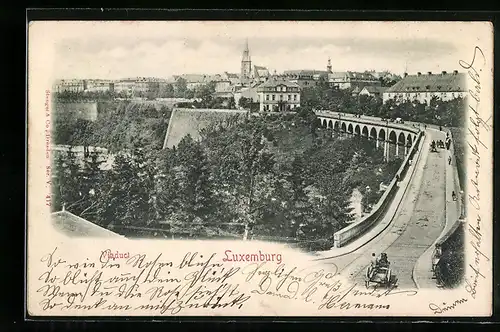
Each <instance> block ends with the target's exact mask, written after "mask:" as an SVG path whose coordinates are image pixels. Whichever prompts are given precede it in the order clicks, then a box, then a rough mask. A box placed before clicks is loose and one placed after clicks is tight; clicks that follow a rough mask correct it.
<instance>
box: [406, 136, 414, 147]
mask: <svg viewBox="0 0 500 332" xmlns="http://www.w3.org/2000/svg"><path fill="white" fill-rule="evenodd" d="M412 144H413V136H412V134H408V137H407V138H406V145H407V146H409V147H410V146H412Z"/></svg>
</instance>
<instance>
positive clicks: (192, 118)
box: [163, 108, 248, 149]
mask: <svg viewBox="0 0 500 332" xmlns="http://www.w3.org/2000/svg"><path fill="white" fill-rule="evenodd" d="M247 115H248V111H241V110H231V109H187V108H177V109H174V111H173V112H172V116H171V118H170V121H169V124H168V129H167V134H166V136H165V142H164V144H163V148H164V149H165V148H172V147H173V146H176V145H177V144H179V142H180V141H181V140H182V138H183V137H184V136H186V135H187V134H190V135H191V137H192V138H193V139H195V140H197V139H199V138H200V130H202V129H203V128H207V127H208V126H210V125H217V124H219V123H220V124H222V123H225V122H226V123H227V122H231V121H241V120H242V119H245V118H246V117H247Z"/></svg>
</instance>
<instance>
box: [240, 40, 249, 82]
mask: <svg viewBox="0 0 500 332" xmlns="http://www.w3.org/2000/svg"><path fill="white" fill-rule="evenodd" d="M251 71H252V60H251V58H250V50H249V48H248V38H246V39H245V48H244V50H243V55H242V57H241V78H242V79H247V78H250V77H251Z"/></svg>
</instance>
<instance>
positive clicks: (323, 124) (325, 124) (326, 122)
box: [321, 119, 328, 127]
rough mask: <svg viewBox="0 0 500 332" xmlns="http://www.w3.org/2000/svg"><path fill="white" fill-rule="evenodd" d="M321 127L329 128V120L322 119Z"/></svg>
mask: <svg viewBox="0 0 500 332" xmlns="http://www.w3.org/2000/svg"><path fill="white" fill-rule="evenodd" d="M321 126H322V127H327V126H328V120H327V119H321Z"/></svg>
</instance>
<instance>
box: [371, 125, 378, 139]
mask: <svg viewBox="0 0 500 332" xmlns="http://www.w3.org/2000/svg"><path fill="white" fill-rule="evenodd" d="M377 138H378V135H377V129H375V127H372V129H370V139H377Z"/></svg>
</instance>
